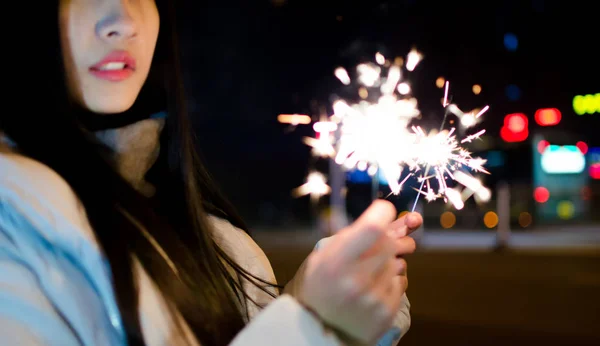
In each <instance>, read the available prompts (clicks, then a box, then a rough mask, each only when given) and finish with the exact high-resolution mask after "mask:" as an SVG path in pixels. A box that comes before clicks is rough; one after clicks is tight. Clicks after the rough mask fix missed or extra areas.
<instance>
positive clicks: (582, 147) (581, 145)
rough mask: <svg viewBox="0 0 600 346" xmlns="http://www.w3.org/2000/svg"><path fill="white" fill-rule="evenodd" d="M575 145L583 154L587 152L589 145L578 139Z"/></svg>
mask: <svg viewBox="0 0 600 346" xmlns="http://www.w3.org/2000/svg"><path fill="white" fill-rule="evenodd" d="M575 146H576V147H577V149H579V151H581V153H582V154H583V155H585V154H587V152H588V149H589V147H588V145H587V144H586V143H585V142H582V141H579V142H577V143H576V144H575Z"/></svg>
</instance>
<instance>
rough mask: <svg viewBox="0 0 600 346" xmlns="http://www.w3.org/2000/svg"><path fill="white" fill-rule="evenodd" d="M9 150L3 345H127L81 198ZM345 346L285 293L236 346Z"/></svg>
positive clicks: (1, 289) (399, 324) (3, 166)
mask: <svg viewBox="0 0 600 346" xmlns="http://www.w3.org/2000/svg"><path fill="white" fill-rule="evenodd" d="M0 136H1V134H0ZM2 148H3V147H2V143H0V344H1V345H11V346H16V345H52V346H72V345H73V346H74V345H90V346H91V345H102V346H106V345H126V338H125V333H124V329H123V325H122V321H121V317H120V314H119V310H118V307H117V304H116V301H115V295H114V292H113V289H112V285H111V270H110V266H109V264H108V262H107V260H106V258H105V257H104V256H103V254H102V252H101V250H100V248H99V246H98V244H97V242H96V241H95V240H94V239H95V238H94V233H93V231H92V230H91V228H90V225H89V223H88V222H87V218H86V217H85V210H84V209H83V207H82V205H81V203H80V202H79V200H78V199H77V198H76V196H75V195H74V193H73V192H72V190H71V189H70V187H69V186H68V185H67V183H66V182H65V181H64V180H63V179H62V178H61V177H59V176H58V175H57V174H56V173H55V172H53V171H52V170H50V169H49V168H48V167H46V166H44V165H42V164H40V163H38V162H36V161H33V160H30V159H28V158H26V157H24V156H21V155H18V154H15V153H14V152H9V151H8V149H7V148H6V146H4V149H2ZM231 228H233V227H232V226H231ZM238 233H239V234H245V233H243V232H235V234H238ZM231 234H234V233H231ZM236 236H237V235H236ZM244 239H245V238H244ZM247 239H250V238H249V237H248V238H247ZM225 241H227V239H225ZM233 242H234V243H235V242H246V240H239V241H233ZM244 244H245V245H244V246H246V247H247V248H248V249H255V248H258V246H256V244H255V243H254V242H251V241H249V242H247V243H244ZM248 251H250V250H248ZM252 251H254V250H252ZM257 251H259V250H257ZM242 252H243V251H242ZM260 254H262V256H264V253H262V251H260ZM255 257H256V254H255V255H253V256H248V258H255ZM242 260H243V259H242ZM264 260H265V261H266V257H265V258H264ZM256 263H258V262H256ZM256 263H255V264H253V265H250V266H247V267H248V268H250V269H253V267H252V266H259V265H258V264H256ZM261 263H267V264H266V266H268V268H266V269H265V273H266V274H265V275H266V276H270V275H272V269H271V268H270V265H268V261H267V262H261ZM141 305H143V304H141ZM408 309H409V305H408V301H407V300H405V304H404V306H403V308H402V311H401V312H400V313H399V314H398V317H397V321H396V324H395V327H394V328H393V329H392V330H390V331H389V332H388V333H387V334H386V335H385V336H384V337H383V338H382V339H381V340H380V341H379V343H378V345H379V346H391V345H395V344H396V342H397V341H398V340H399V338H400V337H401V335H403V334H404V333H405V332H406V330H407V329H408V327H409V325H410V315H409V313H408ZM141 318H142V319H143V318H144V316H143V314H141ZM144 336H145V339H146V342H147V343H148V345H152V346H154V345H162V344H175V343H171V342H168V341H166V339H165V340H157V339H156V338H153V337H149V336H148V335H146V330H144ZM149 338H151V339H150V340H149ZM340 344H341V343H340V341H339V340H338V339H337V338H336V337H335V336H334V335H333V334H331V333H329V332H327V331H326V330H324V329H323V327H322V326H321V325H320V323H319V322H318V321H317V320H316V319H314V318H313V317H312V316H311V315H310V314H309V313H308V312H307V311H305V310H304V309H303V308H302V307H301V306H300V305H299V304H298V303H297V302H296V300H295V299H293V298H292V297H291V296H290V295H289V294H284V295H282V296H280V297H279V298H277V299H275V300H273V301H272V302H270V304H269V305H268V306H267V307H266V308H265V309H263V310H262V311H261V312H260V313H257V314H256V316H255V317H253V318H252V320H251V321H250V322H249V323H248V325H247V326H246V327H245V328H244V329H243V330H242V331H241V332H240V334H238V336H237V337H236V338H235V340H234V341H233V342H232V344H231V345H234V346H238V345H267V346H268V345H294V346H309V345H310V346H320V345H323V346H329V345H340Z"/></svg>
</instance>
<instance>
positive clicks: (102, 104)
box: [85, 95, 136, 114]
mask: <svg viewBox="0 0 600 346" xmlns="http://www.w3.org/2000/svg"><path fill="white" fill-rule="evenodd" d="M135 99H136V98H135V97H124V96H123V95H119V96H115V97H111V98H107V99H103V98H100V99H98V98H95V99H94V100H90V102H85V107H86V108H87V109H89V110H90V111H92V112H94V113H98V114H115V113H122V112H125V111H127V110H128V109H129V108H131V106H133V103H134V102H135Z"/></svg>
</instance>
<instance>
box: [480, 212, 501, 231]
mask: <svg viewBox="0 0 600 346" xmlns="http://www.w3.org/2000/svg"><path fill="white" fill-rule="evenodd" d="M498 221H499V219H498V214H496V213H494V212H493V211H488V212H487V213H485V215H484V216H483V224H484V225H485V227H487V228H494V227H496V226H498Z"/></svg>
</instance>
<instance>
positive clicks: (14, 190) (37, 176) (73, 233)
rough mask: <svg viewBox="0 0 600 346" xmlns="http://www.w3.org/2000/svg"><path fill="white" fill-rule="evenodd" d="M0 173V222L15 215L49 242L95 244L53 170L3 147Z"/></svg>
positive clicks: (77, 204)
mask: <svg viewBox="0 0 600 346" xmlns="http://www.w3.org/2000/svg"><path fill="white" fill-rule="evenodd" d="M0 172H2V174H0V225H1V224H2V223H6V221H7V220H9V219H10V220H13V221H14V219H15V217H17V216H18V218H21V219H23V221H25V222H27V223H28V224H29V225H30V226H31V227H27V228H28V229H35V230H36V231H37V232H38V234H37V235H38V236H42V237H43V238H45V239H46V240H47V241H49V242H51V243H61V242H62V243H69V242H71V243H72V242H73V241H74V240H75V239H78V240H80V241H81V240H86V241H89V242H91V243H93V244H96V241H95V238H94V233H93V231H92V230H91V227H90V225H89V223H88V221H87V217H86V215H85V211H84V208H83V205H82V204H81V202H80V201H79V199H78V197H77V195H76V194H75V192H74V191H73V190H72V189H71V187H70V186H69V184H68V183H67V182H66V181H65V180H64V179H63V178H62V177H61V176H60V175H58V173H56V172H55V171H54V170H52V169H51V168H50V167H48V166H46V165H44V164H42V163H41V162H38V161H36V160H33V159H31V158H28V157H26V156H23V155H21V154H19V153H17V152H15V151H14V150H12V149H11V148H10V147H7V146H3V147H2V148H0ZM2 221H5V222H2Z"/></svg>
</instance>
